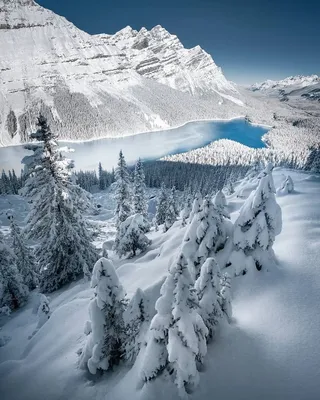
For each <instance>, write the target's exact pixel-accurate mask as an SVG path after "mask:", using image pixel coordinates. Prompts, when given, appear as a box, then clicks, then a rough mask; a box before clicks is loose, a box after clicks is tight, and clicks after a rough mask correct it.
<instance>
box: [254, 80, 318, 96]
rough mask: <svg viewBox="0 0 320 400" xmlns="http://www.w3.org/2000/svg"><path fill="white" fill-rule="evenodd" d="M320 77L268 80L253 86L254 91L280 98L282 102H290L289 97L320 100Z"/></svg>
mask: <svg viewBox="0 0 320 400" xmlns="http://www.w3.org/2000/svg"><path fill="white" fill-rule="evenodd" d="M319 88H320V77H319V76H318V75H310V76H303V75H297V76H289V77H288V78H285V79H283V80H280V81H272V80H267V81H265V82H262V83H256V84H255V85H252V86H251V90H252V91H261V92H262V93H265V94H268V95H273V96H279V97H280V99H281V100H282V101H286V100H288V96H290V97H291V96H302V97H305V98H307V99H309V100H319V99H320V89H319Z"/></svg>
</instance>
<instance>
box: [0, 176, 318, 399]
mask: <svg viewBox="0 0 320 400" xmlns="http://www.w3.org/2000/svg"><path fill="white" fill-rule="evenodd" d="M283 174H286V175H287V174H290V175H291V177H292V179H293V181H294V184H295V190H296V191H295V192H294V193H292V194H288V195H285V196H281V197H278V198H277V201H278V202H279V204H280V205H281V207H282V213H283V230H282V233H281V234H280V235H279V236H277V239H276V242H275V246H274V250H275V253H276V256H277V258H278V262H279V265H278V268H276V269H270V270H269V271H261V272H258V271H256V272H253V273H252V274H247V275H245V276H242V277H238V278H235V279H234V282H233V315H234V321H233V323H232V324H231V325H230V326H226V327H224V329H223V330H221V333H219V334H218V336H217V337H216V338H215V341H214V342H213V343H211V344H209V346H208V354H207V355H206V358H205V366H204V369H203V371H202V372H201V374H200V375H201V376H200V385H199V387H198V388H197V389H196V390H195V391H194V393H192V394H191V395H190V400H204V399H210V398H211V397H212V396H213V394H214V397H215V398H217V399H224V400H234V399H238V400H244V399H245V400H257V399H258V398H260V399H262V400H270V399H273V400H284V399H289V398H290V399H291V400H301V399H304V400H316V399H317V398H318V397H319V392H320V383H319V370H320V360H319V353H320V342H319V340H318V337H319V330H320V318H319V313H318V307H319V302H320V297H319V296H320V290H319V289H320V271H319V265H318V264H319V263H318V260H319V256H320V243H319V230H320V223H319V221H320V208H319V206H318V199H319V196H320V179H319V176H315V175H310V174H306V173H302V172H297V171H292V170H290V171H288V170H283V169H276V170H275V171H274V178H275V184H276V187H279V185H280V183H281V182H282V181H283ZM104 195H105V194H104V193H101V194H99V196H104ZM14 198H16V200H15V199H14ZM0 200H1V202H0V209H1V210H2V211H5V209H6V208H8V207H12V204H10V203H14V204H16V205H17V206H18V207H17V209H18V210H19V213H21V215H20V217H21V218H19V221H22V220H23V213H24V212H25V210H24V206H23V204H22V202H23V201H22V200H21V199H20V198H19V197H17V196H10V197H8V198H6V196H3V197H2V199H0ZM242 202H243V200H242V199H239V198H237V197H236V196H233V197H230V198H229V211H230V212H231V217H232V220H234V219H235V218H236V217H237V215H238V210H239V207H240V206H241V204H242ZM106 203H107V204H109V199H107V198H106ZM0 221H1V222H0V224H7V223H8V222H7V221H6V218H5V212H4V213H0ZM184 230H185V228H181V226H180V221H178V222H177V223H175V225H174V226H173V227H172V228H171V229H170V230H169V231H168V232H167V233H165V234H163V233H162V232H161V231H159V232H152V233H150V234H148V235H150V237H151V238H152V239H153V244H152V245H151V247H150V248H149V250H148V251H147V253H146V254H144V255H142V256H139V257H137V258H135V259H133V260H130V261H128V260H125V261H121V262H119V261H116V266H117V272H118V275H119V277H120V281H121V284H122V285H123V286H124V287H125V289H126V291H127V292H128V294H129V296H132V294H133V293H134V291H135V290H136V288H137V287H141V288H142V289H143V290H146V295H147V296H148V299H149V300H150V304H149V305H150V309H151V308H152V307H154V302H155V300H156V298H157V296H159V287H160V283H161V280H162V278H163V276H164V275H166V273H167V268H168V266H169V265H170V264H171V263H172V260H173V259H174V256H175V255H176V253H177V251H178V248H179V245H180V244H181V241H182V238H183V234H184ZM92 294H93V293H92V289H89V288H88V284H87V283H85V284H84V283H81V282H78V283H75V284H72V285H70V287H68V288H65V289H63V290H60V291H59V292H56V293H55V294H53V295H52V298H51V309H52V311H53V312H52V316H51V318H50V319H49V320H48V322H47V323H46V324H45V325H43V327H42V328H41V329H40V330H39V331H38V332H37V333H36V334H35V336H33V337H32V338H31V339H28V336H29V335H31V334H32V332H33V331H34V329H35V327H36V325H37V317H36V315H35V314H33V313H32V306H33V304H34V302H35V300H36V299H35V298H31V300H30V303H29V305H27V306H26V307H25V308H23V309H21V310H20V311H17V312H15V313H14V314H13V315H12V316H11V317H10V318H8V320H7V321H6V323H5V325H4V326H3V327H2V331H1V335H3V336H7V337H8V336H11V340H10V341H9V342H8V343H7V344H5V345H4V346H3V347H1V348H0V393H1V400H13V399H14V400H43V399H46V400H56V399H60V400H87V399H95V400H105V399H112V400H124V399H128V398H130V399H132V400H174V399H175V400H176V399H177V391H176V388H175V386H174V385H173V384H172V383H171V382H169V380H165V379H162V378H159V379H157V380H156V381H155V382H151V383H149V384H147V385H145V386H144V388H143V389H141V387H139V386H137V383H138V381H139V366H140V363H141V358H138V359H137V362H136V363H135V366H134V367H133V368H132V369H130V370H129V368H127V367H124V366H119V367H118V368H116V369H115V371H114V372H110V373H106V374H104V375H103V376H97V377H94V378H92V376H89V374H87V373H86V372H84V371H82V370H80V369H79V368H78V355H77V350H78V349H79V348H80V347H81V346H82V345H83V343H84V341H85V335H84V333H83V327H84V324H85V321H86V320H87V318H88V303H89V299H90V297H91V296H92ZM7 340H9V339H7Z"/></svg>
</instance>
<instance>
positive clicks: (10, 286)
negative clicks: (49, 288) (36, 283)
mask: <svg viewBox="0 0 320 400" xmlns="http://www.w3.org/2000/svg"><path fill="white" fill-rule="evenodd" d="M0 286H1V290H0V308H2V307H9V308H10V309H11V310H14V309H16V308H18V307H20V306H22V305H24V304H25V303H26V301H27V298H28V294H29V291H28V287H27V286H26V285H25V284H24V283H23V280H22V276H21V274H20V273H19V271H18V268H17V265H16V257H15V256H14V254H13V252H12V251H11V249H10V248H9V247H8V246H7V245H6V243H5V241H4V237H3V234H2V233H1V232H0Z"/></svg>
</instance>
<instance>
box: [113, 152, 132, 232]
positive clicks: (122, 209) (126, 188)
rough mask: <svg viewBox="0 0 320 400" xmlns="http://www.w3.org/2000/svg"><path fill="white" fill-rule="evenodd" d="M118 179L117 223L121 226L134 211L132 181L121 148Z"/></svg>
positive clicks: (117, 171)
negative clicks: (132, 207) (132, 206)
mask: <svg viewBox="0 0 320 400" xmlns="http://www.w3.org/2000/svg"><path fill="white" fill-rule="evenodd" d="M115 179H116V202H117V205H116V212H115V215H116V225H117V228H119V226H120V224H121V223H122V222H124V221H125V220H126V219H127V218H128V217H129V216H130V215H131V213H132V209H131V187H130V186H131V182H130V175H129V172H128V169H127V164H126V161H125V158H124V155H123V153H122V150H120V153H119V161H118V166H117V168H116V170H115Z"/></svg>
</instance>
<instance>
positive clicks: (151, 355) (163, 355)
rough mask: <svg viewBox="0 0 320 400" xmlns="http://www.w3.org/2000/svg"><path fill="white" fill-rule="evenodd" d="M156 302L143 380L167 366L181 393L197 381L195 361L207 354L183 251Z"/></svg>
mask: <svg viewBox="0 0 320 400" xmlns="http://www.w3.org/2000/svg"><path fill="white" fill-rule="evenodd" d="M160 294H161V297H160V298H159V299H158V300H157V302H156V311H157V314H156V315H155V316H154V317H153V319H152V321H151V325H150V328H149V335H148V343H147V348H146V351H145V354H144V359H143V363H142V368H141V377H142V379H143V380H144V381H145V382H146V381H149V380H151V379H154V378H156V377H157V376H158V375H159V374H161V372H163V370H165V369H167V370H168V371H170V374H173V375H174V378H175V383H176V385H177V386H178V389H179V393H180V394H181V395H182V396H184V395H185V394H186V392H187V391H188V390H189V389H191V387H193V386H196V385H197V384H198V381H199V373H198V370H197V362H202V361H203V358H204V356H205V354H206V351H207V347H206V335H207V333H208V330H207V328H206V326H205V324H204V322H203V320H202V318H201V316H200V315H199V314H198V311H197V310H198V301H197V296H196V293H195V290H194V288H193V285H192V279H191V276H190V273H189V271H188V266H187V262H186V260H185V258H184V256H183V255H182V254H180V255H179V257H178V260H177V262H176V264H175V265H174V266H173V267H171V268H170V270H169V275H168V276H167V278H166V280H165V282H164V284H163V285H162V287H161V291H160Z"/></svg>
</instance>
